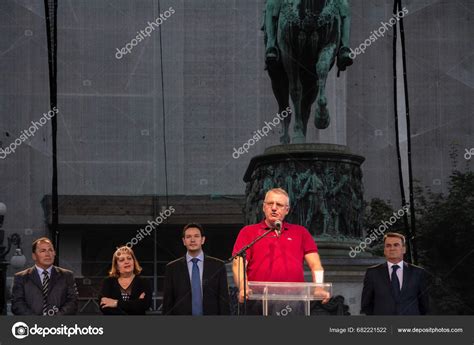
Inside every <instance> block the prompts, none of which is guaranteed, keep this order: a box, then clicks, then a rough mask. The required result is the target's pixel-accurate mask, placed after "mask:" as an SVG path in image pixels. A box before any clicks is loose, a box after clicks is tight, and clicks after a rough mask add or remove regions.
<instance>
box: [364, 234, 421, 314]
mask: <svg viewBox="0 0 474 345" xmlns="http://www.w3.org/2000/svg"><path fill="white" fill-rule="evenodd" d="M405 252H406V247H405V237H404V236H403V235H401V234H398V233H394V232H389V233H387V234H385V236H384V255H385V258H386V259H387V262H386V263H384V264H380V265H377V266H373V267H370V268H368V269H367V272H366V274H365V279H364V288H363V290H362V300H361V313H362V314H366V315H425V314H427V313H428V308H429V306H428V304H429V303H428V291H427V285H428V283H427V280H428V279H427V273H426V271H425V270H424V269H422V268H421V267H418V266H415V265H411V264H409V263H406V262H404V261H403V255H404V254H405Z"/></svg>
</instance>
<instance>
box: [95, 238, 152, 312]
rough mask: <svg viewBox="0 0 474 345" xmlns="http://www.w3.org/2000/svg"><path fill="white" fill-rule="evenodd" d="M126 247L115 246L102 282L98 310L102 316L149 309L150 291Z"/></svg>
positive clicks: (137, 264)
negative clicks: (109, 266) (110, 266)
mask: <svg viewBox="0 0 474 345" xmlns="http://www.w3.org/2000/svg"><path fill="white" fill-rule="evenodd" d="M141 271H142V268H141V266H140V264H139V263H138V260H137V258H136V257H135V254H134V253H133V250H132V249H131V248H130V247H127V246H122V247H120V248H118V249H117V250H116V251H115V253H114V255H113V257H112V268H111V269H110V271H109V276H108V277H107V278H105V280H104V282H103V284H102V290H101V293H100V296H99V300H100V309H101V311H102V313H104V314H105V315H144V314H145V312H146V311H147V310H148V309H150V306H151V300H152V291H151V288H150V285H149V283H148V282H147V281H146V279H144V278H142V277H140V276H139V275H140V273H141Z"/></svg>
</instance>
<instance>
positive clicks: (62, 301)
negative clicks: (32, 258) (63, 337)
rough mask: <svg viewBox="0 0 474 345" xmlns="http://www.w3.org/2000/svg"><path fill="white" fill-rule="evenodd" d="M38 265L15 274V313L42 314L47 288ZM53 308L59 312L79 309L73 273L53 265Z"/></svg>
mask: <svg viewBox="0 0 474 345" xmlns="http://www.w3.org/2000/svg"><path fill="white" fill-rule="evenodd" d="M42 291H43V290H42V284H41V279H40V276H39V274H38V271H37V270H36V267H35V266H33V267H30V268H27V269H26V270H24V271H21V272H18V273H16V274H15V277H14V279H13V287H12V312H13V314H15V315H42V313H43V292H42ZM47 302H48V305H49V309H50V310H51V311H53V312H55V314H57V315H73V314H76V312H77V288H76V283H75V282H74V276H73V273H72V272H71V271H69V270H66V269H64V268H60V267H57V266H53V268H52V270H51V278H50V282H49V293H48V300H47Z"/></svg>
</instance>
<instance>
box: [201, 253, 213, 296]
mask: <svg viewBox="0 0 474 345" xmlns="http://www.w3.org/2000/svg"><path fill="white" fill-rule="evenodd" d="M210 264H211V262H210V260H209V259H208V258H207V255H205V254H204V265H203V272H202V295H203V299H204V296H205V295H204V291H205V290H206V289H207V286H208V283H209V281H210V278H211V277H210V275H211V274H212V272H211V268H210V267H209V266H210Z"/></svg>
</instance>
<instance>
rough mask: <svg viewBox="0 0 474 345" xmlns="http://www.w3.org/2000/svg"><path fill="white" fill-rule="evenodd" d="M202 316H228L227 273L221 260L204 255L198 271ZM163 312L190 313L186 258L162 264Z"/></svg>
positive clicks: (171, 313)
mask: <svg viewBox="0 0 474 345" xmlns="http://www.w3.org/2000/svg"><path fill="white" fill-rule="evenodd" d="M202 294H203V299H202V304H203V314H204V315H229V314H230V307H229V289H228V285H227V272H226V268H225V264H224V262H223V261H222V260H219V259H216V258H213V257H212V256H207V255H204V268H203V272H202ZM163 315H192V298H191V280H190V278H189V271H188V265H187V263H186V257H185V256H184V257H182V258H180V259H177V260H175V261H172V262H170V263H168V265H166V273H165V282H164V291H163Z"/></svg>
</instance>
